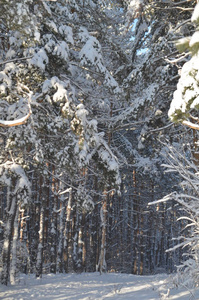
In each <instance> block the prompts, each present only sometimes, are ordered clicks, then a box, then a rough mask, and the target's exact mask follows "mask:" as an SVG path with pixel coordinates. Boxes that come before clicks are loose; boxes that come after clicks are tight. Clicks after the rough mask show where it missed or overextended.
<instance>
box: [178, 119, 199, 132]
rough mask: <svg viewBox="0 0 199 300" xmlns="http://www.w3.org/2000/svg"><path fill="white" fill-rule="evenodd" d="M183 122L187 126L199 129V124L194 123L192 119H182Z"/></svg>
mask: <svg viewBox="0 0 199 300" xmlns="http://www.w3.org/2000/svg"><path fill="white" fill-rule="evenodd" d="M182 124H183V125H185V126H187V127H189V128H192V129H196V130H199V125H198V124H194V123H192V122H190V121H186V120H184V121H182Z"/></svg>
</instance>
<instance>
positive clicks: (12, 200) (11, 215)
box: [1, 191, 17, 285]
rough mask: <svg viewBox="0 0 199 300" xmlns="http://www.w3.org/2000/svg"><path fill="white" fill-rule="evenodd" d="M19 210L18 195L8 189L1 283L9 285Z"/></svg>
mask: <svg viewBox="0 0 199 300" xmlns="http://www.w3.org/2000/svg"><path fill="white" fill-rule="evenodd" d="M16 211H17V197H16V195H13V194H12V193H10V191H8V195H7V218H6V219H7V222H6V226H5V231H4V242H3V249H2V265H3V270H2V274H1V283H2V284H5V285H7V284H8V283H9V280H10V278H9V277H10V254H11V244H12V233H13V228H14V221H15V216H16Z"/></svg>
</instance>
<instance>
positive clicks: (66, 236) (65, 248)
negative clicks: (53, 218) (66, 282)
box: [63, 188, 72, 272]
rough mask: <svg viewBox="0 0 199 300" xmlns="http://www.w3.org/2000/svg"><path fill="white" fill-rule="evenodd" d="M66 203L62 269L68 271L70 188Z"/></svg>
mask: <svg viewBox="0 0 199 300" xmlns="http://www.w3.org/2000/svg"><path fill="white" fill-rule="evenodd" d="M68 192H69V196H68V204H67V207H66V222H65V228H64V241H63V242H64V244H63V259H64V270H65V272H68V264H69V256H70V254H69V239H71V236H70V235H71V232H70V231H71V229H70V227H71V207H72V188H70V189H69V190H68Z"/></svg>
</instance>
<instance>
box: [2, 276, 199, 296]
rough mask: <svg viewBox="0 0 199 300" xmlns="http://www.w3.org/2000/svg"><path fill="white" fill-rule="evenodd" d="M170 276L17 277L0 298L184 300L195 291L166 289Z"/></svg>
mask: <svg viewBox="0 0 199 300" xmlns="http://www.w3.org/2000/svg"><path fill="white" fill-rule="evenodd" d="M170 280H171V276H168V275H166V274H161V275H154V276H137V275H130V274H120V273H107V274H102V275H100V274H99V273H97V272H96V273H82V274H57V275H54V274H48V275H43V277H42V278H41V279H36V278H35V277H34V276H33V275H21V276H20V282H19V284H18V285H13V286H3V285H0V299H4V300H17V299H20V300H25V299H28V300H30V299H37V300H39V299H48V300H58V299H59V300H65V299H71V300H102V299H106V300H115V299H118V300H132V299H133V300H157V299H162V300H163V299H170V300H172V299H173V300H174V299H175V300H178V299H180V300H188V299H199V290H196V291H190V290H188V289H185V288H178V289H176V288H175V289H169V284H168V282H169V281H170Z"/></svg>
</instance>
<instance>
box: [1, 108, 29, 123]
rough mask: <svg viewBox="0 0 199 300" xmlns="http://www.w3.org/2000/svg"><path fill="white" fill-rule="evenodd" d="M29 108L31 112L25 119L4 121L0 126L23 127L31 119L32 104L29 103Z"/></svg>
mask: <svg viewBox="0 0 199 300" xmlns="http://www.w3.org/2000/svg"><path fill="white" fill-rule="evenodd" d="M28 107H29V112H28V114H27V115H25V116H24V117H22V118H20V119H16V120H12V121H4V120H0V126H1V127H13V126H18V125H23V124H25V123H26V121H27V120H28V118H29V117H30V115H31V113H32V110H31V107H30V104H29V103H28Z"/></svg>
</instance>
